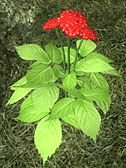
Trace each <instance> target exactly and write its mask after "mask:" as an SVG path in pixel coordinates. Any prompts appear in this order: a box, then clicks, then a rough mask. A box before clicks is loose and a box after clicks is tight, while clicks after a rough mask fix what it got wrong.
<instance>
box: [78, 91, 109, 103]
mask: <svg viewBox="0 0 126 168" xmlns="http://www.w3.org/2000/svg"><path fill="white" fill-rule="evenodd" d="M80 92H81V94H83V95H84V97H85V98H86V99H87V100H91V101H100V100H107V99H108V97H109V93H108V92H107V91H104V90H102V89H99V88H95V89H88V90H85V89H83V88H82V89H80Z"/></svg>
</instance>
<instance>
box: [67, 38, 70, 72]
mask: <svg viewBox="0 0 126 168" xmlns="http://www.w3.org/2000/svg"><path fill="white" fill-rule="evenodd" d="M67 57H68V74H70V38H69V37H68V55H67Z"/></svg>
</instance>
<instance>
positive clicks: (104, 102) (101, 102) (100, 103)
mask: <svg viewBox="0 0 126 168" xmlns="http://www.w3.org/2000/svg"><path fill="white" fill-rule="evenodd" d="M110 103H111V97H110V96H109V97H108V99H107V100H99V101H96V104H97V105H98V107H99V108H100V109H101V110H102V111H103V112H104V114H106V113H107V112H108V110H109V107H110Z"/></svg>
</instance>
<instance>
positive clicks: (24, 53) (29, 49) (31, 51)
mask: <svg viewBox="0 0 126 168" xmlns="http://www.w3.org/2000/svg"><path fill="white" fill-rule="evenodd" d="M15 48H16V50H17V52H18V54H19V56H20V57H21V58H22V59H24V60H39V61H41V62H43V63H46V64H49V63H50V60H49V58H48V54H47V53H46V52H45V51H44V50H43V49H42V48H41V47H40V46H39V45H36V44H25V45H22V46H18V47H15Z"/></svg>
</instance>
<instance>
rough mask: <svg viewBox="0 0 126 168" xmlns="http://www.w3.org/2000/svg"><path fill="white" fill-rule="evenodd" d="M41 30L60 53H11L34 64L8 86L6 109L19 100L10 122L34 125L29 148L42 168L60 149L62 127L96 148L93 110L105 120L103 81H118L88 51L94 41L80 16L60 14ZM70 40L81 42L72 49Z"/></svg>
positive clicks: (20, 49)
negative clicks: (84, 137) (52, 36)
mask: <svg viewBox="0 0 126 168" xmlns="http://www.w3.org/2000/svg"><path fill="white" fill-rule="evenodd" d="M44 29H45V30H46V29H55V30H56V35H57V37H58V39H59V42H60V47H57V46H55V45H54V44H53V43H49V44H47V45H46V46H45V48H44V49H42V48H41V47H40V46H39V45H37V44H25V45H22V46H16V47H15V49H16V51H17V53H18V55H19V56H20V57H21V58H22V59H24V60H34V61H35V62H33V64H31V65H30V66H29V67H28V71H27V73H26V75H25V76H24V77H23V78H21V79H20V80H18V81H17V82H16V83H14V84H13V85H11V86H10V89H11V90H14V93H13V94H12V96H11V97H10V99H9V101H8V103H7V105H8V104H13V103H16V102H17V101H19V100H21V99H23V103H22V104H21V106H20V114H19V115H18V116H17V117H16V118H14V119H15V120H20V121H23V122H27V123H32V122H36V121H37V122H38V124H37V128H36V130H35V135H34V142H35V145H36V148H37V149H38V152H39V153H40V155H41V157H42V158H43V165H44V164H45V161H46V160H47V159H48V157H51V155H52V154H53V153H55V151H56V149H57V148H58V147H59V146H60V144H61V143H62V128H61V123H62V122H66V123H68V124H70V125H72V126H73V127H75V128H77V129H80V130H81V131H82V132H83V133H84V134H86V135H87V136H90V138H92V139H93V140H94V142H96V135H97V134H98V132H99V129H100V124H101V116H100V114H99V112H98V110H102V111H103V113H104V114H106V113H107V111H108V110H109V106H110V103H111V96H110V93H109V85H108V82H107V80H106V78H105V77H104V76H103V75H104V74H112V75H117V76H119V73H118V72H117V71H116V70H115V69H114V68H113V67H112V66H111V65H110V63H111V62H113V61H112V60H110V59H109V58H107V57H105V56H104V55H102V54H100V53H97V52H95V51H94V50H95V49H96V44H95V43H94V42H93V41H92V40H97V38H98V37H97V35H96V33H95V32H94V31H93V30H91V29H90V28H89V26H88V23H87V21H86V17H85V16H83V15H82V14H81V13H79V12H77V11H72V10H67V11H63V12H62V13H61V14H60V16H59V17H58V18H53V19H51V20H49V21H47V22H46V23H45V25H44ZM59 29H61V32H59ZM62 32H63V33H64V34H66V35H67V36H66V37H67V39H68V46H63V41H62V38H61V36H60V34H61V33H62ZM76 36H79V37H80V38H81V39H79V40H77V41H76V49H74V48H72V47H70V40H71V37H72V38H75V37H76Z"/></svg>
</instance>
